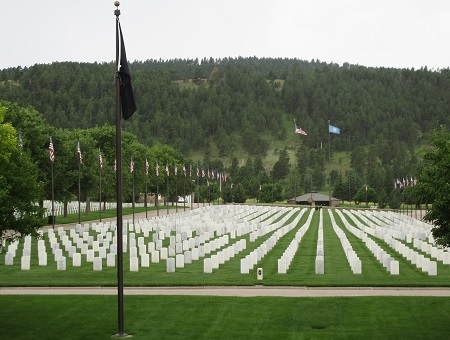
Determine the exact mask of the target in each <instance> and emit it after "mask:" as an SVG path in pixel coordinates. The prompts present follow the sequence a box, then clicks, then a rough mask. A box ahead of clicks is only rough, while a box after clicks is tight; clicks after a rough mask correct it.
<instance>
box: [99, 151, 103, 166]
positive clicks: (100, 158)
mask: <svg viewBox="0 0 450 340" xmlns="http://www.w3.org/2000/svg"><path fill="white" fill-rule="evenodd" d="M98 164H99V165H100V169H103V157H102V153H101V151H100V148H98Z"/></svg>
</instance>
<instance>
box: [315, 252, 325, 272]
mask: <svg viewBox="0 0 450 340" xmlns="http://www.w3.org/2000/svg"><path fill="white" fill-rule="evenodd" d="M324 271H325V270H324V258H323V256H316V274H323V273H324Z"/></svg>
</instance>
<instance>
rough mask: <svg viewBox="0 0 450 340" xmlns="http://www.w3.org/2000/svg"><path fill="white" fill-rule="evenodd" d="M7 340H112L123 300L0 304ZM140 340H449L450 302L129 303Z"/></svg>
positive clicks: (129, 318)
mask: <svg viewBox="0 0 450 340" xmlns="http://www.w3.org/2000/svg"><path fill="white" fill-rule="evenodd" d="M0 304H1V305H2V306H3V307H2V308H1V309H0V327H1V329H2V339H14V340H20V339H39V338H40V339H48V340H52V339H57V340H59V339H65V340H69V339H111V336H112V335H114V334H115V333H117V331H118V321H117V299H116V297H115V296H25V295H22V296H0ZM124 309H125V310H124V319H125V329H124V330H125V333H127V334H130V335H132V336H133V339H448V321H449V317H450V312H449V311H450V298H448V297H351V298H345V297H337V298H282V297H251V298H249V297H245V298H238V297H211V296H190V297H186V296H184V297H182V296H126V297H125V301H124Z"/></svg>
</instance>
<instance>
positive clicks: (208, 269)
mask: <svg viewBox="0 0 450 340" xmlns="http://www.w3.org/2000/svg"><path fill="white" fill-rule="evenodd" d="M203 272H204V273H208V274H210V273H212V261H211V258H210V257H207V258H205V259H204V260H203Z"/></svg>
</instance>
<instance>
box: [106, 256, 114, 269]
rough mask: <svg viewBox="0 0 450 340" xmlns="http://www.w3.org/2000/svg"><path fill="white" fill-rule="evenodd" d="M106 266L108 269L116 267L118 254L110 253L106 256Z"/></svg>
mask: <svg viewBox="0 0 450 340" xmlns="http://www.w3.org/2000/svg"><path fill="white" fill-rule="evenodd" d="M106 266H107V267H115V266H116V254H114V253H108V254H107V255H106Z"/></svg>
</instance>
